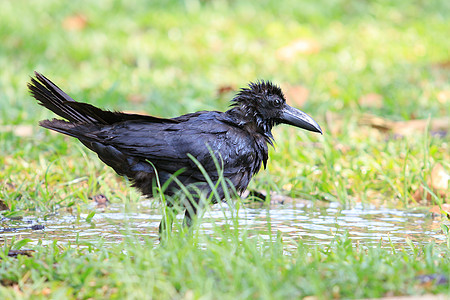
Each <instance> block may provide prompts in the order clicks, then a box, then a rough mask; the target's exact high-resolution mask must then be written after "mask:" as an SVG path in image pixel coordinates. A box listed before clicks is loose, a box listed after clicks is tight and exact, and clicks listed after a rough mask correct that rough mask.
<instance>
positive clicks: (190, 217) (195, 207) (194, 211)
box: [183, 197, 204, 228]
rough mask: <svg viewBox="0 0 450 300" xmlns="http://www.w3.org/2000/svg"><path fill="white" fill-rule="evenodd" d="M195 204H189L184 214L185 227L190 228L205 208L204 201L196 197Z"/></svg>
mask: <svg viewBox="0 0 450 300" xmlns="http://www.w3.org/2000/svg"><path fill="white" fill-rule="evenodd" d="M195 198H196V199H195V202H194V203H191V202H188V203H187V204H186V205H185V206H186V211H185V213H184V219H183V225H184V226H186V227H188V228H190V227H192V225H193V224H194V218H196V217H197V216H198V212H199V211H200V210H201V209H202V208H203V207H204V201H202V199H199V198H200V197H199V198H197V197H195Z"/></svg>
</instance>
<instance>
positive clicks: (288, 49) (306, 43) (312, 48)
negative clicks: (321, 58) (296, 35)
mask: <svg viewBox="0 0 450 300" xmlns="http://www.w3.org/2000/svg"><path fill="white" fill-rule="evenodd" d="M319 51H320V45H319V43H318V42H316V41H314V40H311V39H298V40H295V41H293V42H291V43H290V44H288V45H286V46H284V47H281V48H279V49H278V50H277V53H276V55H277V57H278V59H280V60H285V61H290V60H292V59H294V58H295V57H296V56H297V55H298V54H313V53H317V52H319Z"/></svg>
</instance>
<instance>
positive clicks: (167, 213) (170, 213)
mask: <svg viewBox="0 0 450 300" xmlns="http://www.w3.org/2000/svg"><path fill="white" fill-rule="evenodd" d="M176 213H177V210H176V208H175V207H173V206H166V207H165V209H164V210H163V217H162V220H161V223H159V238H160V239H161V238H163V237H167V236H169V235H170V234H171V232H172V225H173V219H174V218H175V216H176Z"/></svg>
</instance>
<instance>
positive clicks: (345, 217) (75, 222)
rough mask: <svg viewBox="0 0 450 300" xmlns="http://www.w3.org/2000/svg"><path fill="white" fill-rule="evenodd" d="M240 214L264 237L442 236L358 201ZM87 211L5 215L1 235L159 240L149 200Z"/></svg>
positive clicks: (421, 220)
mask: <svg viewBox="0 0 450 300" xmlns="http://www.w3.org/2000/svg"><path fill="white" fill-rule="evenodd" d="M232 212H235V210H233V211H231V210H230V209H229V208H228V207H227V206H226V205H215V206H213V207H212V208H211V210H210V211H208V212H207V213H206V214H205V216H204V218H203V221H202V224H201V230H202V231H204V232H205V233H206V234H213V231H212V228H213V227H214V226H224V225H225V224H231V226H232V225H233V221H232V220H230V216H231V213H232ZM238 214H239V217H240V218H239V227H240V228H241V229H244V228H246V229H248V230H250V235H255V234H259V235H260V236H261V237H262V238H266V239H267V238H269V234H268V232H269V228H270V230H271V232H272V233H273V234H276V233H277V232H281V234H282V236H283V238H285V239H286V240H297V241H298V240H300V239H301V240H302V241H303V243H304V244H309V245H314V244H328V243H330V241H331V240H332V239H333V238H334V236H335V235H341V234H344V233H345V232H348V234H349V237H350V238H351V239H352V240H353V241H355V243H357V242H359V243H360V244H365V245H368V246H369V245H376V244H378V243H379V242H380V241H381V243H382V244H383V245H384V246H387V247H388V246H390V245H391V244H393V245H395V246H398V247H401V246H405V244H406V239H407V238H408V239H410V240H411V241H412V242H414V243H418V244H421V243H428V242H431V241H435V242H437V243H441V242H444V241H445V240H446V237H445V236H444V235H443V234H442V233H441V230H440V222H439V221H438V220H433V219H432V218H431V216H430V215H428V214H425V213H420V212H408V211H400V210H395V209H383V208H381V209H380V208H374V207H364V208H363V207H361V206H357V207H355V208H353V209H341V208H340V207H339V205H338V204H334V203H332V204H330V205H328V206H327V207H317V206H310V205H305V204H295V203H294V204H288V205H279V206H276V207H273V208H270V209H267V208H251V207H244V208H241V209H240V210H239V211H238ZM86 217H87V214H81V215H80V217H77V216H73V215H70V214H64V213H59V214H55V215H53V216H48V217H47V218H46V219H45V220H44V219H42V218H38V217H26V218H23V219H22V220H20V221H12V220H7V219H3V220H2V221H1V227H2V228H3V230H2V232H0V233H1V237H0V240H2V241H4V239H5V238H6V239H10V238H12V237H13V236H15V237H16V239H18V238H29V239H31V240H32V241H33V243H37V242H38V241H39V240H42V243H43V244H49V243H53V241H54V240H58V241H60V242H63V243H64V242H69V241H71V242H75V241H76V240H79V241H82V242H95V241H97V240H98V239H99V238H100V237H101V238H103V239H104V240H105V243H106V244H108V243H117V242H121V241H122V240H123V239H124V237H125V236H126V235H129V234H133V235H136V236H137V237H152V238H155V242H156V241H157V240H158V239H157V237H158V225H159V221H160V220H161V212H160V210H159V209H155V208H152V207H151V204H150V203H149V202H148V201H144V202H141V203H140V204H139V205H138V206H137V207H136V208H126V207H125V206H124V205H119V204H115V205H110V206H109V207H108V208H107V209H105V210H103V211H99V210H98V211H96V214H95V216H94V217H93V218H92V220H91V221H90V222H87V221H86ZM181 218H182V216H181V215H180V216H178V222H181ZM268 222H270V227H269V226H268ZM39 225H43V226H44V229H42V230H41V229H40V228H39ZM32 226H34V227H32ZM5 228H7V230H5ZM33 229H35V230H33ZM36 229H37V230H36Z"/></svg>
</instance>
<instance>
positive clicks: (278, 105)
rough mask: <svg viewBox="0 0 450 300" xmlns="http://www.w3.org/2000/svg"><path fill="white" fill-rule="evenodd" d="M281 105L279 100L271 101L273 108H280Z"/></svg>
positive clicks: (281, 102)
mask: <svg viewBox="0 0 450 300" xmlns="http://www.w3.org/2000/svg"><path fill="white" fill-rule="evenodd" d="M282 104H283V101H282V100H281V99H275V101H273V105H274V106H275V107H280V106H281V105H282Z"/></svg>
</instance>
